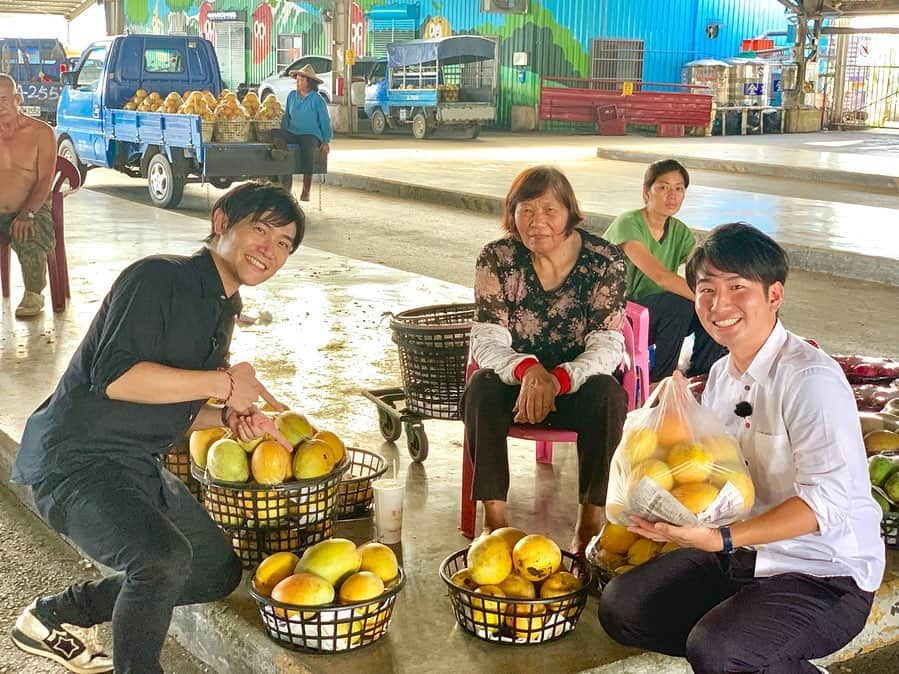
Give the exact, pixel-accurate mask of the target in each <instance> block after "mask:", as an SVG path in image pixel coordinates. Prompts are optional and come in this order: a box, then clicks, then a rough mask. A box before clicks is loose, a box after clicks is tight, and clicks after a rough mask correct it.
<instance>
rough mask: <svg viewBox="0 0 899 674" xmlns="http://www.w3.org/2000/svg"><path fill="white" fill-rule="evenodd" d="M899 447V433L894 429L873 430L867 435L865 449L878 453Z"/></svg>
mask: <svg viewBox="0 0 899 674" xmlns="http://www.w3.org/2000/svg"><path fill="white" fill-rule="evenodd" d="M897 449H899V433H894V432H893V431H886V430H881V431H871V432H870V433H868V434H867V435H865V451H866V452H867V453H868V454H878V453H880V452H889V451H894V450H897Z"/></svg>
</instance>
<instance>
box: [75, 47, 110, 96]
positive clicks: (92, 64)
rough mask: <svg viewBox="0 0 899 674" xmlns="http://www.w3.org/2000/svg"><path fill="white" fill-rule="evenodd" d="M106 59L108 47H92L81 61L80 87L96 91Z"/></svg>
mask: <svg viewBox="0 0 899 674" xmlns="http://www.w3.org/2000/svg"><path fill="white" fill-rule="evenodd" d="M105 61H106V47H105V46H103V47H97V48H96V49H92V50H91V51H90V52H89V53H88V54H87V55H86V56H85V57H84V60H83V61H82V63H81V70H79V71H78V88H79V89H81V90H83V91H96V90H97V85H98V84H99V83H100V76H101V74H102V73H103V63H104V62H105Z"/></svg>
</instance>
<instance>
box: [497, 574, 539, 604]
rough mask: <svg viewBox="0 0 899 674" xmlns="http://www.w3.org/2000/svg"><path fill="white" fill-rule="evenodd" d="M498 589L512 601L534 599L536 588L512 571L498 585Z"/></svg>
mask: <svg viewBox="0 0 899 674" xmlns="http://www.w3.org/2000/svg"><path fill="white" fill-rule="evenodd" d="M498 587H499V589H501V590H502V591H503V592H505V593H506V596H507V597H512V598H514V599H534V598H536V597H537V588H536V587H534V584H533V583H532V582H531V581H529V580H527V579H526V578H523V577H522V576H521V575H520V574H518V573H516V572H515V571H513V572H512V573H510V574H509V575H508V576H506V578H505V580H503V582H502V583H500V584H499V586H498Z"/></svg>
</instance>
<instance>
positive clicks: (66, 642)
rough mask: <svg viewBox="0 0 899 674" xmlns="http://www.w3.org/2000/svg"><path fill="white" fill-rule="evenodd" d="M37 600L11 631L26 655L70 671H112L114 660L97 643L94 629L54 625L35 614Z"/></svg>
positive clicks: (86, 673) (88, 673)
mask: <svg viewBox="0 0 899 674" xmlns="http://www.w3.org/2000/svg"><path fill="white" fill-rule="evenodd" d="M36 606H37V599H35V600H34V601H33V602H31V604H29V605H28V608H26V609H25V610H24V611H22V614H21V615H20V616H19V618H18V620H16V626H15V627H13V629H12V633H11V636H12V641H13V643H14V644H15V645H16V646H18V647H19V648H21V649H22V650H23V651H25V652H26V653H32V654H34V655H40V656H41V657H44V658H50V659H51V660H54V661H55V662H58V663H59V664H61V665H62V666H63V667H65V668H66V669H68V670H69V671H70V672H77V674H99V673H101V672H111V671H112V658H111V657H109V656H108V655H106V654H105V653H104V652H103V651H102V650H101V648H100V645H99V644H98V643H97V638H96V634H95V633H94V631H93V628H91V629H90V630H83V629H81V628H79V627H75V626H74V625H54V624H52V623H49V622H45V621H44V620H42V619H41V618H38V616H37V614H36V613H35V612H34V609H35V607H36Z"/></svg>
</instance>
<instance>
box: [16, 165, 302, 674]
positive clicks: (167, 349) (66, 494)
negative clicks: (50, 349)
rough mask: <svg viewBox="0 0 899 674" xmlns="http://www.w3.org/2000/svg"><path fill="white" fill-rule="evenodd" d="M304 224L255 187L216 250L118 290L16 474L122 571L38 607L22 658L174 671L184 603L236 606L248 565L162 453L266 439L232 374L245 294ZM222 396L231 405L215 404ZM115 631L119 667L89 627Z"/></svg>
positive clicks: (232, 203)
mask: <svg viewBox="0 0 899 674" xmlns="http://www.w3.org/2000/svg"><path fill="white" fill-rule="evenodd" d="M304 230H305V216H304V214H303V212H302V210H301V209H300V207H299V205H298V204H297V202H296V201H295V200H294V198H293V197H292V196H291V195H290V194H289V193H288V192H287V191H285V190H283V189H281V188H280V187H275V186H271V185H261V184H257V183H247V184H244V185H241V186H240V187H237V188H235V189H233V190H231V191H230V192H228V193H227V194H225V195H223V196H222V197H221V198H220V199H219V200H218V202H217V203H216V204H215V206H214V207H213V210H212V232H211V234H210V235H209V237H208V238H207V239H206V244H207V245H206V247H205V248H203V249H202V250H201V251H199V252H197V253H196V254H194V255H193V256H191V257H183V256H175V255H157V256H152V257H148V258H145V259H143V260H139V261H138V262H136V263H134V264H132V265H131V266H130V267H128V268H127V269H126V270H125V271H124V272H122V274H121V275H120V276H119V278H118V279H117V280H116V281H115V283H114V284H113V287H112V289H111V290H110V292H109V294H108V295H107V296H106V298H105V299H104V301H103V304H102V306H101V307H100V310H99V311H98V313H97V315H96V317H95V318H94V320H93V322H92V323H91V326H90V328H89V329H88V331H87V334H86V335H85V337H84V340H83V341H82V343H81V345H80V346H79V347H78V350H77V351H76V352H75V355H74V356H73V358H72V361H71V363H69V366H68V368H67V369H66V371H65V373H64V374H63V375H62V378H61V379H60V381H59V384H58V385H57V387H56V390H55V391H54V392H53V394H52V395H51V396H50V398H48V399H47V400H46V401H44V403H43V404H42V405H41V406H40V407H39V408H38V409H37V410H36V411H35V412H34V414H32V415H31V417H30V418H29V419H28V422H27V424H26V426H25V432H24V434H23V437H22V443H21V446H20V449H19V454H18V456H17V457H16V461H15V465H14V467H13V474H12V479H13V481H14V482H19V483H22V484H30V485H31V487H32V492H33V494H34V500H35V504H36V506H37V508H38V510H39V512H40V513H41V516H42V517H43V518H44V519H45V520H46V521H47V522H48V523H49V524H50V525H51V526H52V527H53V528H54V529H56V530H57V531H59V532H60V533H62V534H65V535H66V536H68V537H69V538H70V539H72V540H73V541H74V542H75V543H76V544H77V545H78V546H79V547H80V548H81V549H82V550H84V551H85V552H86V553H87V554H88V555H90V556H91V557H92V558H94V559H95V560H97V561H98V562H100V563H102V564H104V565H106V566H108V567H111V568H113V569H114V570H115V571H116V573H114V574H112V575H110V576H107V577H105V578H103V579H101V580H97V581H92V582H88V583H82V584H78V585H73V586H71V587H69V588H68V589H66V590H65V591H64V592H62V593H61V594H58V595H53V596H48V597H43V598H39V599H36V600H35V601H34V602H32V604H31V605H30V606H29V607H28V608H26V609H25V611H24V612H23V613H22V615H21V616H20V617H19V619H18V620H17V622H16V625H15V628H14V629H13V632H12V638H13V641H14V642H15V643H16V645H17V646H19V647H20V648H22V649H23V650H26V651H28V652H30V653H35V654H37V655H41V656H43V657H47V658H50V659H52V660H55V661H56V662H59V663H60V664H62V665H63V666H65V667H66V668H67V669H69V670H70V671H74V672H108V671H111V670H112V668H113V664H114V666H115V671H116V672H118V673H119V674H131V673H137V672H140V673H141V674H145V673H154V672H160V673H161V672H162V669H161V667H160V665H159V654H160V651H161V649H162V644H163V641H164V639H165V635H166V632H167V630H168V626H169V623H170V621H171V617H172V609H173V607H174V606H178V605H184V604H193V603H202V602H209V601H214V600H217V599H220V598H222V597H224V596H227V595H228V594H230V593H231V591H232V590H233V589H234V588H235V587H236V586H237V584H238V583H239V581H240V575H241V569H240V561H239V559H238V558H237V556H236V555H235V554H234V551H233V550H232V549H231V547H230V546H229V544H228V542H227V540H226V539H225V538H224V537H223V536H222V534H221V532H220V531H219V529H218V528H217V527H216V525H215V523H214V522H213V521H212V519H210V518H209V516H208V515H207V514H206V512H205V511H204V510H203V509H202V507H201V506H200V504H199V503H197V501H196V499H194V498H193V496H192V495H191V494H190V492H189V491H188V490H187V488H186V487H185V485H184V484H183V483H181V482H180V481H179V480H178V479H177V478H176V477H174V476H173V475H172V474H171V473H169V472H168V471H166V470H164V469H163V468H161V467H160V464H159V462H158V460H157V455H159V454H161V453H163V452H164V451H165V450H166V448H167V447H169V446H171V445H172V444H174V443H176V442H179V441H180V440H181V438H183V437H184V435H185V433H186V432H187V431H189V430H196V429H202V428H210V427H214V426H220V425H221V424H222V421H223V420H224V421H226V422H227V424H228V426H230V427H231V429H232V430H233V431H234V432H235V433H237V434H238V435H239V436H240V437H241V438H243V439H250V438H252V437H259V436H260V435H261V434H262V432H263V430H264V429H263V426H264V424H265V422H266V421H267V419H266V418H265V417H263V416H262V415H261V413H260V412H259V411H258V410H257V409H256V407H255V405H254V404H255V403H256V401H257V400H258V399H259V397H260V396H261V397H262V398H264V399H265V400H266V401H267V402H269V403H270V404H271V405H273V406H275V408H277V409H283V406H281V405H280V404H279V403H278V402H277V401H276V400H275V399H274V397H273V396H272V395H271V394H270V393H269V392H268V391H267V390H266V389H265V387H264V386H263V385H262V384H261V383H260V382H259V380H258V379H257V378H256V374H255V371H254V369H253V367H252V366H251V365H250V364H249V363H238V364H236V365H233V366H231V367H228V368H227V369H225V366H226V365H227V361H226V359H227V354H228V349H229V345H230V342H231V334H232V331H233V328H234V321H235V318H236V316H237V315H238V314H239V313H240V309H241V302H240V295H239V293H238V289H239V288H240V286H241V285H250V286H253V285H257V284H259V283H262V282H264V281H266V280H267V279H269V278H270V277H271V276H272V275H273V274H274V273H275V272H276V271H278V270H279V269H280V268H281V267H282V266H283V265H284V263H285V262H286V261H287V257H288V256H289V255H290V254H291V253H292V252H293V251H295V250H296V248H297V246H299V244H300V242H301V241H302V239H303V233H304ZM210 398H215V399H218V400H220V401H223V402H224V403H225V406H224V407H219V406H215V405H211V404H208V402H207V401H208V400H209V399H210ZM110 620H111V621H112V627H113V642H114V643H113V646H114V648H113V656H114V662H113V659H111V658H110V657H109V656H107V655H105V654H104V653H102V652H97V651H96V649H95V647H93V646H92V645H91V644H90V643H87V642H85V640H84V639H83V638H82V637H81V636H80V635H79V632H78V630H77V629H76V628H73V627H71V626H79V627H91V626H93V625H97V624H100V623H103V622H107V621H110Z"/></svg>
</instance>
